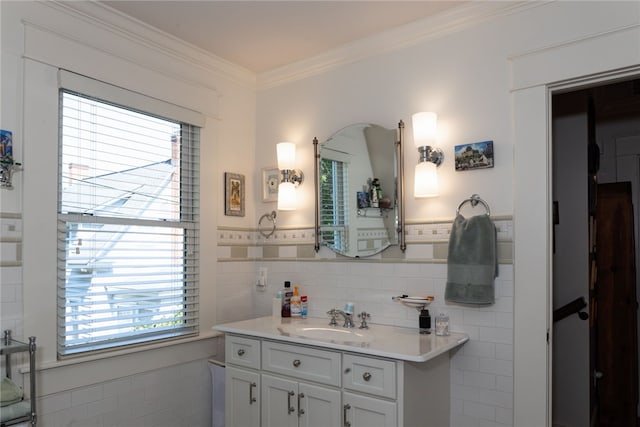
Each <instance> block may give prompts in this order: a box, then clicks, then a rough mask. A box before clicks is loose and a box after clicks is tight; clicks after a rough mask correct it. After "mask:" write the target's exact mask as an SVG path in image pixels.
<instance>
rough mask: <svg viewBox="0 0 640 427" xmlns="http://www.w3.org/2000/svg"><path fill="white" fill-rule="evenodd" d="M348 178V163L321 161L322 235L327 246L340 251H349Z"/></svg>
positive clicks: (329, 160)
mask: <svg viewBox="0 0 640 427" xmlns="http://www.w3.org/2000/svg"><path fill="white" fill-rule="evenodd" d="M347 176H348V174H347V163H345V162H342V161H338V160H331V159H322V160H321V161H320V179H321V180H322V185H321V186H320V187H321V189H322V190H321V192H320V233H321V234H322V241H323V242H325V243H326V244H327V246H330V247H333V248H335V249H337V250H339V251H347V250H348V249H349V241H348V236H347V232H346V231H347V225H348V224H347V222H348V221H347V218H348V217H347V212H349V205H348V204H349V197H348V195H347V192H346V189H347V188H348V183H347Z"/></svg>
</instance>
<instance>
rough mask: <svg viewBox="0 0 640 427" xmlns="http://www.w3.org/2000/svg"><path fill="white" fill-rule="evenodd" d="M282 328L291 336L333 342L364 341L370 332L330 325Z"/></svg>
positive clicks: (367, 338)
mask: <svg viewBox="0 0 640 427" xmlns="http://www.w3.org/2000/svg"><path fill="white" fill-rule="evenodd" d="M282 330H283V331H284V332H285V333H288V334H290V335H291V336H297V337H300V338H308V339H315V340H321V341H330V342H335V343H354V342H355V343H365V342H369V341H371V338H372V337H371V334H370V333H369V332H367V331H365V330H363V329H348V328H341V327H339V326H338V327H335V328H333V327H330V326H309V325H284V326H283V327H282Z"/></svg>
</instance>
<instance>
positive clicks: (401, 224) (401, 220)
mask: <svg viewBox="0 0 640 427" xmlns="http://www.w3.org/2000/svg"><path fill="white" fill-rule="evenodd" d="M395 150H396V166H397V168H398V173H397V176H396V188H397V192H398V227H397V229H396V232H397V233H398V243H397V244H398V246H399V247H400V250H401V251H402V252H404V251H405V250H406V249H407V242H406V240H405V213H404V196H405V191H404V122H403V121H402V120H400V122H399V123H398V130H397V138H396V143H395ZM313 155H314V176H313V178H314V190H315V212H314V214H315V233H314V234H315V244H314V249H315V251H316V253H317V252H318V251H320V150H319V147H318V138H313ZM391 246H393V245H391ZM387 247H388V246H387ZM385 249H386V248H385ZM382 251H384V249H383V250H382ZM382 251H380V252H382ZM380 252H378V253H380ZM372 255H375V254H372ZM344 256H345V257H348V256H347V255H344ZM348 258H360V257H358V256H355V257H348Z"/></svg>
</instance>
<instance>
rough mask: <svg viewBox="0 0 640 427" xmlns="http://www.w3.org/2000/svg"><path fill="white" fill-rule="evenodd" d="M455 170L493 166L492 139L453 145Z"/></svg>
mask: <svg viewBox="0 0 640 427" xmlns="http://www.w3.org/2000/svg"><path fill="white" fill-rule="evenodd" d="M455 160H456V170H457V171H466V170H472V169H485V168H492V167H493V141H482V142H473V143H471V144H462V145H456V146H455Z"/></svg>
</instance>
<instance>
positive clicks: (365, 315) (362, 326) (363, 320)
mask: <svg viewBox="0 0 640 427" xmlns="http://www.w3.org/2000/svg"><path fill="white" fill-rule="evenodd" d="M370 317H371V315H370V314H369V313H367V312H366V311H363V312H362V313H360V314H358V318H359V319H360V329H369V325H367V319H369V318H370Z"/></svg>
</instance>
